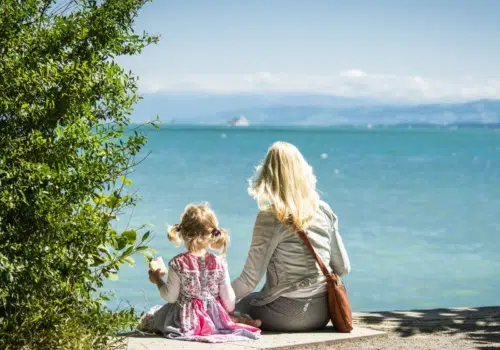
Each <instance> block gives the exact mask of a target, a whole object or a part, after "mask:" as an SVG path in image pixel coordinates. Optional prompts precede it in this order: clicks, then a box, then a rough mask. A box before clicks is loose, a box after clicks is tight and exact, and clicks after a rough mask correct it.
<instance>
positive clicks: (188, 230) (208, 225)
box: [168, 203, 229, 254]
mask: <svg viewBox="0 0 500 350" xmlns="http://www.w3.org/2000/svg"><path fill="white" fill-rule="evenodd" d="M168 239H169V241H171V242H173V243H174V244H177V245H180V244H181V243H182V242H184V244H185V246H186V248H187V249H188V250H189V251H197V250H200V249H205V248H211V249H215V250H219V251H221V252H222V254H226V252H227V246H228V245H229V233H228V232H227V230H224V229H220V228H219V222H218V220H217V217H216V216H215V213H214V212H213V210H212V209H211V208H210V206H209V204H208V203H201V204H189V205H188V206H187V207H186V208H185V209H184V212H183V213H182V215H181V222H180V224H176V225H174V226H170V227H169V229H168Z"/></svg>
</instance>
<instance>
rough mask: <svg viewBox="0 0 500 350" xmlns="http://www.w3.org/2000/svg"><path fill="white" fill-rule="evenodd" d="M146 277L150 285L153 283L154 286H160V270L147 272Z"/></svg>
mask: <svg viewBox="0 0 500 350" xmlns="http://www.w3.org/2000/svg"><path fill="white" fill-rule="evenodd" d="M148 275H149V281H150V282H151V283H154V284H156V285H159V284H162V282H163V279H162V278H161V270H160V269H157V270H155V271H151V270H149V271H148Z"/></svg>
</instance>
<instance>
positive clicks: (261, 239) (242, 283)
mask: <svg viewBox="0 0 500 350" xmlns="http://www.w3.org/2000/svg"><path fill="white" fill-rule="evenodd" d="M278 227H279V225H277V224H276V219H275V217H274V215H272V214H271V213H269V212H264V211H261V212H260V213H259V215H258V216H257V219H256V221H255V226H254V229H253V236H252V243H251V245H250V251H249V252H248V257H247V260H246V263H245V266H244V268H243V272H242V273H241V275H240V277H238V278H237V279H235V280H234V281H233V282H232V286H233V289H234V293H235V294H236V300H239V299H241V298H243V297H245V296H247V295H248V294H250V293H251V292H253V291H254V289H255V287H257V285H258V284H259V282H260V280H261V279H262V277H264V274H265V272H266V269H267V265H268V264H269V261H270V260H271V257H272V255H273V253H274V250H275V249H276V246H277V245H278V241H279V237H278V235H277V228H278Z"/></svg>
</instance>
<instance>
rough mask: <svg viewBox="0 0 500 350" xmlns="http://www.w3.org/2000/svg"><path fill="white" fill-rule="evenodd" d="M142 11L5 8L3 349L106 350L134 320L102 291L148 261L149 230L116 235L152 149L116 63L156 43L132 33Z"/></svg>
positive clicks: (42, 1)
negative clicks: (125, 269) (136, 171)
mask: <svg viewBox="0 0 500 350" xmlns="http://www.w3.org/2000/svg"><path fill="white" fill-rule="evenodd" d="M145 2H147V1H146V0H101V1H96V0H74V1H55V0H23V1H19V0H2V1H1V2H0V348H1V349H20V348H21V349H59V348H63V349H91V348H92V349H97V348H106V347H110V346H113V344H114V342H115V340H116V338H115V337H114V335H116V332H117V331H118V330H123V329H126V328H127V327H130V326H133V325H134V323H135V322H136V314H135V312H134V310H133V309H131V308H126V309H120V310H114V311H112V310H109V309H108V308H106V306H105V301H106V298H107V295H106V294H103V293H102V292H101V291H100V289H101V287H102V285H103V281H104V280H105V279H106V278H113V277H115V276H116V273H117V271H118V269H119V268H120V264H123V263H126V264H133V263H134V261H133V258H132V255H134V254H135V253H137V252H141V253H148V248H147V242H148V236H149V232H148V231H146V228H144V227H141V228H137V229H132V228H128V229H126V230H121V231H120V230H118V229H117V228H116V226H117V225H116V220H117V216H118V215H119V214H120V213H122V212H123V209H124V208H127V207H130V206H133V205H134V204H135V203H136V201H137V198H136V197H135V195H134V194H131V193H130V191H127V186H128V185H130V180H128V179H127V177H126V176H127V174H128V173H130V171H132V169H133V168H134V166H135V165H136V164H137V162H138V161H139V159H138V158H136V157H137V156H138V153H139V151H140V150H141V148H142V147H143V145H144V144H145V142H146V139H145V137H144V136H143V135H142V134H141V133H140V132H139V131H138V130H132V131H131V132H128V131H127V130H129V129H130V126H129V116H130V113H131V111H132V106H133V105H134V103H135V102H137V100H138V99H139V98H140V97H139V95H138V93H137V78H136V77H135V76H133V75H132V73H130V72H129V73H127V72H125V71H124V70H123V69H122V68H121V67H120V66H119V64H118V63H117V62H116V60H115V58H116V57H118V56H120V55H134V54H138V53H140V51H141V50H142V49H143V48H144V47H145V46H147V45H148V44H150V43H154V42H156V41H157V38H156V37H154V36H149V35H148V34H146V33H145V34H143V35H137V34H136V33H135V32H134V30H133V27H132V26H133V22H134V19H135V17H136V16H137V14H138V11H139V9H140V8H141V7H142V6H143V5H144V3H145ZM153 124H154V123H153Z"/></svg>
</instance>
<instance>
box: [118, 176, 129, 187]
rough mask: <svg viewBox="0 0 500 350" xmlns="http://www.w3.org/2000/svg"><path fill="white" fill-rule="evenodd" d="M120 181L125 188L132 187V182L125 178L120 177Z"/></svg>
mask: <svg viewBox="0 0 500 350" xmlns="http://www.w3.org/2000/svg"><path fill="white" fill-rule="evenodd" d="M120 180H122V182H123V183H124V184H125V185H126V186H132V180H130V179H128V178H126V177H125V176H120Z"/></svg>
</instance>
